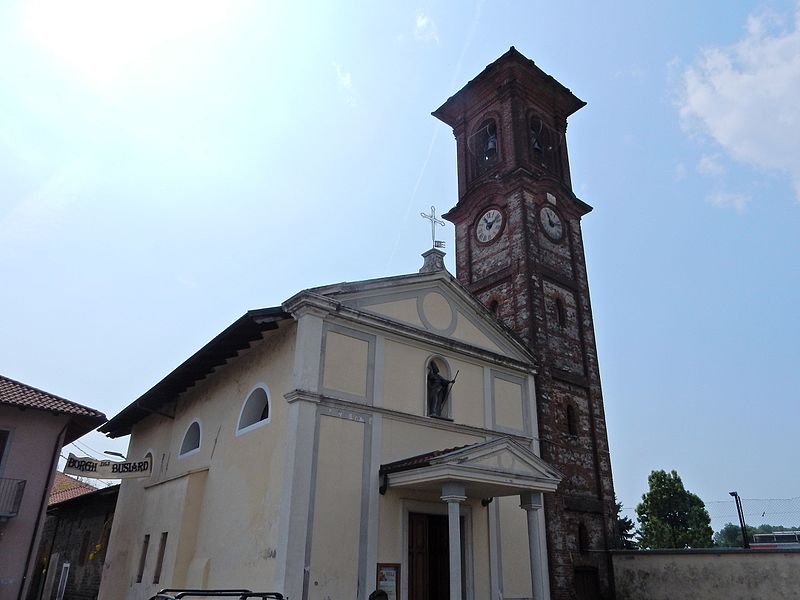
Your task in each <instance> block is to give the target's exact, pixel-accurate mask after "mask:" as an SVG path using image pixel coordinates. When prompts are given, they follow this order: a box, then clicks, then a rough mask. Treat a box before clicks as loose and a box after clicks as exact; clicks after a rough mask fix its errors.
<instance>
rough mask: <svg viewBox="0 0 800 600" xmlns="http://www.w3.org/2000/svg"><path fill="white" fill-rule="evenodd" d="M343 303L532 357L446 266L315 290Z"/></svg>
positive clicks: (465, 341) (510, 353) (517, 356)
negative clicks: (459, 282)
mask: <svg viewBox="0 0 800 600" xmlns="http://www.w3.org/2000/svg"><path fill="white" fill-rule="evenodd" d="M312 291H313V292H315V293H317V294H321V295H324V296H327V297H332V296H333V297H335V298H336V300H337V302H338V303H340V304H341V305H343V306H347V307H349V308H353V309H356V310H358V311H363V312H364V313H369V314H372V315H375V316H377V317H380V318H382V319H386V320H389V321H394V322H396V323H397V324H398V325H402V326H403V327H413V328H416V329H419V330H422V331H425V332H427V333H430V334H434V335H438V336H442V337H445V338H447V339H449V340H453V341H456V342H460V343H463V344H467V345H470V346H474V347H477V348H480V349H482V350H488V351H490V352H494V353H497V354H502V355H505V356H508V357H510V358H513V359H515V360H520V361H524V362H533V360H532V356H531V355H530V353H529V352H528V350H527V349H526V348H525V346H524V344H523V343H522V342H521V341H520V340H519V338H517V337H516V336H515V335H514V334H513V333H512V332H511V331H510V330H509V329H507V328H506V327H505V326H503V325H502V324H501V323H500V322H499V321H498V320H497V318H496V317H495V315H493V314H492V313H491V312H490V311H488V310H487V309H486V308H485V307H484V306H483V305H482V304H481V303H480V302H478V300H477V299H476V298H475V297H474V296H473V295H472V294H471V293H469V292H468V291H467V290H465V289H464V288H463V287H462V286H461V285H460V284H458V282H456V281H455V279H454V278H453V277H452V275H450V274H449V273H447V272H446V271H442V272H439V273H434V274H420V275H417V274H414V275H407V276H401V277H392V278H386V279H373V280H368V281H363V282H358V283H347V284H339V285H336V286H326V287H323V288H316V289H314V290H312Z"/></svg>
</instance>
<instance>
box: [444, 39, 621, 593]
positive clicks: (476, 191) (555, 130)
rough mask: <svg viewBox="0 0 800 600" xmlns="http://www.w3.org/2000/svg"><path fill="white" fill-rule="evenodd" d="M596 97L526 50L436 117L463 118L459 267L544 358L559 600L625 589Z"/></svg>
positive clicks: (545, 442) (543, 406)
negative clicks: (589, 271) (598, 301)
mask: <svg viewBox="0 0 800 600" xmlns="http://www.w3.org/2000/svg"><path fill="white" fill-rule="evenodd" d="M584 105H585V103H584V102H583V101H581V100H579V99H578V98H577V97H576V96H574V95H573V94H572V93H571V92H570V91H569V90H568V89H567V88H565V87H564V86H563V85H561V84H560V83H558V82H557V81H556V80H555V79H553V78H552V77H551V76H549V75H547V74H546V73H544V72H543V71H542V70H541V69H539V67H537V66H536V65H535V64H534V63H533V61H531V60H529V59H527V58H525V57H524V56H523V55H522V54H520V53H519V52H518V51H517V50H515V49H514V48H513V47H512V48H511V49H510V50H509V51H508V52H506V53H505V54H504V55H503V56H501V57H500V58H499V59H497V60H496V61H495V62H494V63H492V64H491V65H489V66H488V67H486V69H484V70H483V72H482V73H480V74H479V75H478V76H477V77H475V79H473V80H472V81H470V82H469V83H468V84H467V85H466V86H464V87H463V88H462V89H461V90H460V91H459V92H457V93H456V94H455V95H454V96H452V97H451V98H450V99H448V100H447V102H445V103H444V104H443V105H442V106H441V107H439V109H437V110H436V111H435V112H434V113H433V115H434V116H435V117H437V118H438V119H440V120H442V121H444V122H445V123H446V124H447V125H449V126H451V127H452V128H453V133H454V135H455V138H456V153H457V164H458V203H457V204H456V206H455V207H454V208H453V209H451V210H450V211H449V212H448V213H447V214H445V215H444V218H445V219H447V220H449V221H451V222H452V223H453V224H455V227H456V277H457V278H458V280H459V281H460V282H461V283H462V284H463V285H464V286H466V287H467V288H468V289H469V290H470V291H472V293H473V294H475V295H476V296H477V297H478V298H479V299H480V300H481V301H482V302H483V303H484V304H485V305H486V306H487V307H491V309H492V310H493V311H494V312H495V313H496V314H497V316H498V318H499V319H501V320H502V321H503V322H504V323H505V324H506V325H508V326H509V327H510V328H511V329H513V330H514V331H516V333H517V334H518V335H519V336H520V337H521V338H522V339H524V340H525V342H526V343H527V344H528V345H529V347H530V348H531V350H532V351H533V354H534V356H535V357H536V361H537V365H536V366H537V371H538V375H537V380H536V386H537V411H538V415H537V416H538V422H539V435H538V440H539V446H540V451H541V456H542V458H544V459H545V460H546V461H548V462H550V463H551V464H552V465H554V466H555V467H557V468H558V469H559V470H560V471H561V472H562V473H563V474H564V479H563V480H562V482H561V485H560V486H559V489H558V491H557V493H555V494H549V495H546V496H545V515H546V524H547V525H546V526H547V546H548V562H549V565H550V589H551V593H552V597H553V598H554V599H562V598H563V599H567V598H575V597H578V598H606V597H611V595H612V594H613V589H612V588H613V581H612V576H611V568H610V560H611V559H610V554H609V552H608V550H610V549H611V548H612V547H613V545H614V539H615V538H614V518H615V506H614V489H613V484H612V479H611V463H610V458H609V452H608V439H607V435H606V426H605V416H604V413H603V397H602V392H601V388H600V375H599V371H598V363H597V350H596V348H595V339H594V326H593V324H592V311H591V305H590V302H589V287H588V282H587V275H586V261H585V258H584V251H583V241H582V237H581V218H582V217H583V216H584V215H585V214H587V213H588V212H589V211H591V210H592V208H591V207H590V206H589V205H587V204H586V203H584V202H583V201H581V200H580V199H578V198H577V197H576V196H575V194H574V192H573V191H572V182H571V179H570V171H569V161H568V155H567V145H566V128H567V117H569V116H570V115H571V114H572V113H574V112H575V111H577V110H578V109H580V108H582V107H583V106H584Z"/></svg>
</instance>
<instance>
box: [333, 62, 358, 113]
mask: <svg viewBox="0 0 800 600" xmlns="http://www.w3.org/2000/svg"><path fill="white" fill-rule="evenodd" d="M333 67H334V69H336V82H337V85H338V87H339V92H340V93H341V94H342V96H343V97H344V99H345V102H347V103H348V104H349V105H350V106H355V105H356V92H355V88H354V87H353V75H352V74H351V73H350V71H345V70H344V69H342V66H341V65H340V64H339V63H333Z"/></svg>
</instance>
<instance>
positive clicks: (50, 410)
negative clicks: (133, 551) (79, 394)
mask: <svg viewBox="0 0 800 600" xmlns="http://www.w3.org/2000/svg"><path fill="white" fill-rule="evenodd" d="M105 420H106V418H105V415H104V414H103V413H101V412H99V411H97V410H94V409H93V408H88V407H86V406H81V405H80V404H76V403H75V402H70V401H69V400H65V399H64V398H60V397H58V396H54V395H53V394H48V393H47V392H43V391H42V390H38V389H36V388H33V387H31V386H28V385H25V384H23V383H20V382H18V381H14V380H13V379H9V378H7V377H3V376H1V375H0V600H16V599H18V598H23V597H24V595H25V592H26V588H27V586H28V583H29V579H30V573H31V569H32V568H33V566H34V558H35V553H36V548H37V547H38V543H39V538H40V536H41V524H42V522H43V519H44V514H45V511H46V509H47V500H48V495H49V493H50V488H51V486H52V483H53V477H54V475H55V472H56V466H57V465H58V457H59V455H60V453H61V448H62V446H63V445H64V444H68V443H69V442H72V441H74V440H76V439H78V438H79V437H80V436H82V435H83V434H85V433H87V432H89V431H91V430H92V429H94V428H96V427H98V426H99V425H100V424H102V423H104V422H105Z"/></svg>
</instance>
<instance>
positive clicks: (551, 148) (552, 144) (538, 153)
mask: <svg viewBox="0 0 800 600" xmlns="http://www.w3.org/2000/svg"><path fill="white" fill-rule="evenodd" d="M528 131H529V138H530V142H529V143H530V152H531V161H532V162H533V164H534V165H535V166H537V167H540V168H542V169H545V170H546V171H549V172H551V173H553V174H554V175H557V176H558V177H561V159H560V156H559V153H558V144H557V141H556V135H555V133H554V132H553V130H552V129H550V128H549V127H548V126H547V125H545V123H544V121H542V120H541V119H540V118H539V117H537V116H533V117H531V120H530V129H529V130H528Z"/></svg>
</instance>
